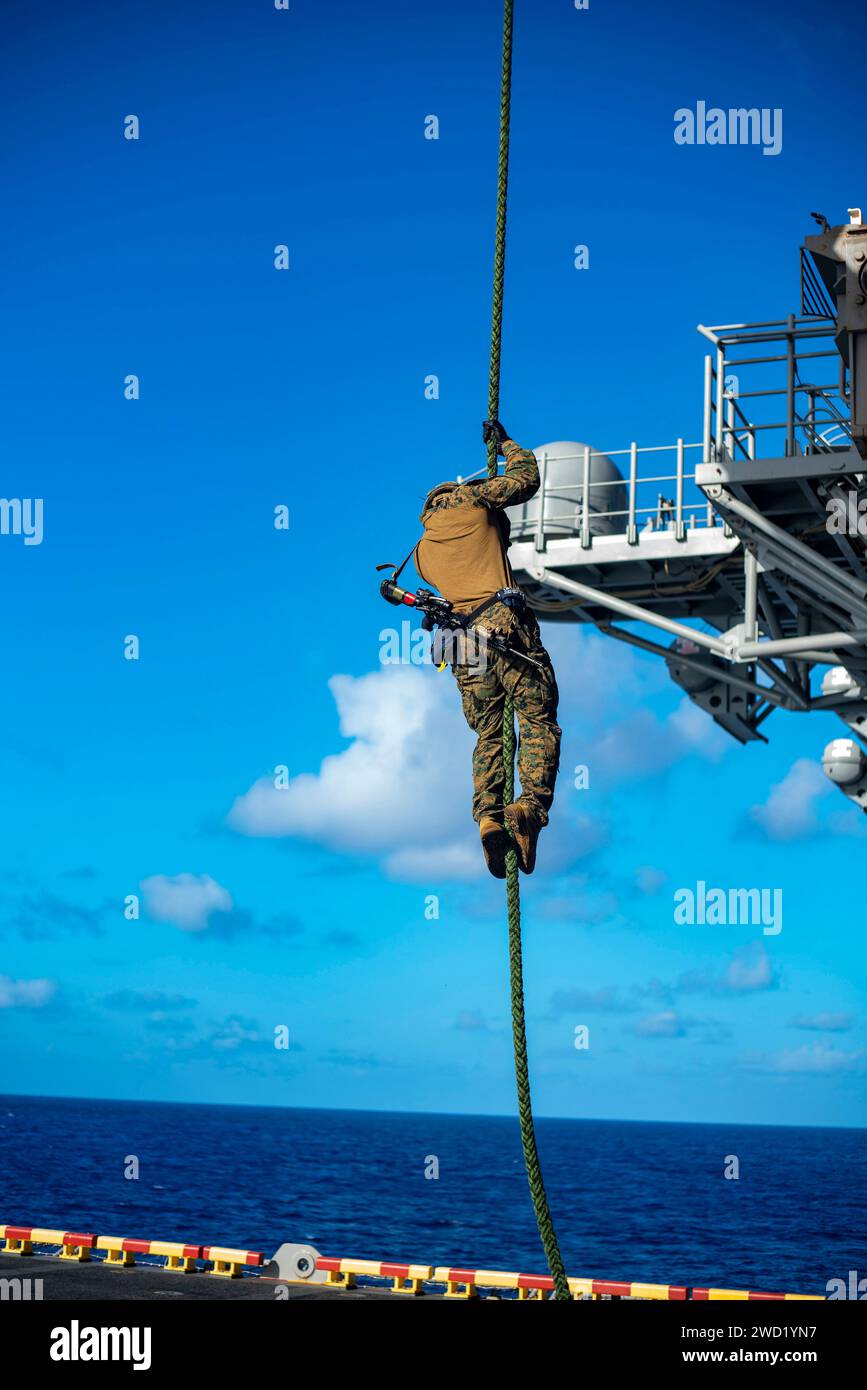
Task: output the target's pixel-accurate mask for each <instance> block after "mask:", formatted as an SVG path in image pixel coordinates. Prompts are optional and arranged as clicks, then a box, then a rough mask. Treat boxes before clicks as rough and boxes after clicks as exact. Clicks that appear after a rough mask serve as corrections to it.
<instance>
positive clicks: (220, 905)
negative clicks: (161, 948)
mask: <svg viewBox="0 0 867 1390" xmlns="http://www.w3.org/2000/svg"><path fill="white" fill-rule="evenodd" d="M141 890H142V894H143V896H144V906H145V911H146V912H147V915H148V916H149V917H152V918H153V920H154V921H155V922H169V923H171V925H172V926H174V927H180V928H181V930H182V931H190V932H198V931H204V930H205V928H206V927H207V925H208V922H209V920H210V918H211V916H212V915H213V914H214V913H215V912H231V911H232V906H233V904H232V899H231V897H230V895H229V893H228V891H227V890H226V889H225V888H223V887H222V885H221V884H219V883H217V881H216V880H215V879H213V878H211V877H210V876H209V875H208V874H175V875H174V876H173V877H168V876H167V875H166V874H153V875H152V876H151V877H150V878H145V879H142V882H141Z"/></svg>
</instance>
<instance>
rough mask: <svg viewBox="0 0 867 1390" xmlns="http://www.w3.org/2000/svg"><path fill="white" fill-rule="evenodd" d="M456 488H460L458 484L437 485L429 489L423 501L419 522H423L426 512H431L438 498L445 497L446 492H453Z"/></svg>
mask: <svg viewBox="0 0 867 1390" xmlns="http://www.w3.org/2000/svg"><path fill="white" fill-rule="evenodd" d="M456 487H460V483H437V485H436V487H433V488H431V490H430V492H429V493H428V495H427V497H426V498H425V499H424V506H423V507H422V509H421V516H420V517H419V520H420V521H424V519H425V517H426V516H427V514H428V512H430V511H433V509H434V504H435V502H436V499H437V498H438V497H443V496H445V494H446V493H447V492H454V490H455V488H456Z"/></svg>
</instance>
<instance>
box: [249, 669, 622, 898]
mask: <svg viewBox="0 0 867 1390" xmlns="http://www.w3.org/2000/svg"><path fill="white" fill-rule="evenodd" d="M329 688H330V690H331V693H332V695H333V697H334V700H335V703H336V705H337V711H338V715H339V719H340V732H341V734H342V735H343V736H344V738H347V739H350V740H351V742H350V744H349V746H348V747H347V748H345V749H344V750H343V751H342V752H340V753H332V754H329V755H328V756H327V757H325V758H324V759H323V760H322V763H321V765H320V768H319V771H318V773H311V772H305V773H300V774H299V775H298V776H297V777H292V778H290V780H289V783H288V785H287V786H285V787H280V788H278V787H275V785H274V780H273V778H272V777H261V778H259V780H258V781H257V782H254V784H253V785H252V787H250V789H249V790H248V791H247V792H245V793H244V794H243V795H242V796H239V797H238V798H237V800H236V801H235V803H234V805H233V806H232V808H231V810H230V812H229V816H228V823H229V825H230V826H232V828H233V829H235V830H237V831H239V832H240V833H241V834H243V835H251V836H269V837H270V836H275V837H278V836H293V837H296V838H300V839H306V840H311V841H313V842H315V843H317V844H322V845H325V846H326V848H328V849H331V850H333V851H335V852H337V853H349V854H368V855H373V856H375V857H376V858H378V859H379V860H381V862H382V865H383V868H384V870H385V872H386V873H388V874H389V875H390V876H391V877H392V878H395V879H400V880H404V881H411V882H422V883H424V882H427V881H430V880H431V879H432V878H433V877H435V878H436V879H439V880H442V879H452V880H466V881H470V880H476V879H478V876H479V873H480V872H482V873H484V860H483V857H482V851H481V846H480V844H479V836H478V830H477V828H476V826H475V824H474V822H473V820H472V815H471V806H472V771H471V766H472V750H473V744H474V742H475V737H474V735H473V734H472V732H471V731H470V729H469V728H468V727H467V725H466V723H465V721H464V717H463V714H462V712H461V704H460V697H459V694H458V691H457V689H456V687H455V683H454V680H453V679H452V678H451V675H450V674H449V673H447V672H444V673H443V674H442V675H441V676H437V675H436V673H435V672H434V671H433V670H431V671H429V672H428V671H423V670H419V669H418V668H417V667H413V666H386V667H383V668H382V670H379V671H374V672H370V673H369V674H367V675H364V676H358V677H354V676H334V677H332V679H331V680H330V681H329ZM568 796H569V781H568V777H567V776H566V775H565V773H564V775H563V776H562V780H561V783H560V790H559V792H558V797H559V800H555V806H554V811H553V813H552V817H551V823H550V825H549V827H548V828H547V829H546V830H545V831H544V832H543V836H542V840H541V847H540V855H539V869H538V870H537V871H539V872H542V873H544V874H546V875H551V874H555V873H559V872H561V871H562V870H563V869H564V868H565V867H567V866H568V865H569V864H572V863H574V862H575V861H576V860H578V859H582V858H586V857H587V856H588V855H590V854H592V853H594V851H595V850H596V849H598V848H599V846H600V845H601V844H602V843H603V842H604V840H605V837H606V827H605V824H604V821H603V820H602V818H601V817H600V816H598V815H597V816H594V817H591V816H588V815H583V814H582V815H574V814H573V815H571V816H569V814H568V809H567V808H568V801H567V798H568Z"/></svg>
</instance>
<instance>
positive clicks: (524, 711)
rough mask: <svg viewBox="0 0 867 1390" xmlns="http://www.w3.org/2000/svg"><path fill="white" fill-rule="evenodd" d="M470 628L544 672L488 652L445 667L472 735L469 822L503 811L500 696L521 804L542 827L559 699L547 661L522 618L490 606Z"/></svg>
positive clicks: (532, 624)
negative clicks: (513, 721) (511, 713)
mask: <svg viewBox="0 0 867 1390" xmlns="http://www.w3.org/2000/svg"><path fill="white" fill-rule="evenodd" d="M478 625H479V627H484V628H487V629H488V630H489V631H492V632H493V631H496V632H498V633H500V634H501V635H502V636H503V637H504V638H505V639H506V641H507V642H508V643H509V646H510V647H516V648H517V649H518V650H519V651H526V652H529V654H530V655H531V656H534V657H535V658H536V659H537V660H538V661H543V662H544V664H545V670H544V671H540V670H539V669H538V667H536V666H530V665H529V664H528V663H527V662H524V661H521V660H520V659H519V658H518V657H512V656H508V655H505V654H503V653H500V652H497V651H494V650H493V649H492V648H490V647H488V648H487V651H486V653H485V658H486V659H485V660H484V661H483V662H482V663H481V665H479V666H473V665H461V664H457V663H456V664H455V665H454V666H453V667H452V669H453V671H454V673H455V679H456V681H457V683H458V688H459V690H460V692H461V699H462V701H463V707H464V714H465V716H466V720H467V723H468V724H469V726H470V728H471V729H472V730H473V731H474V733H476V734H477V735H478V741H477V743H476V748H475V752H474V753H473V785H474V793H473V817H474V819H475V820H477V821H478V820H480V819H481V817H482V816H483V815H484V814H485V813H486V812H489V811H492V810H499V809H500V808H501V807H502V805H503V780H504V773H503V707H504V705H505V702H506V696H507V695H508V696H511V698H512V702H513V704H514V707H515V715H516V717H517V720H518V776H519V778H520V782H521V800H522V801H523V802H524V804H525V805H527V806H528V807H529V808H530V809H531V810H532V811H533V812H534V813H535V815H536V816H537V817H538V819H539V823H540V825H546V824H547V822H548V811H549V809H550V806H551V802H552V800H553V798H554V783H555V781H556V780H557V768H558V766H559V761H560V728H559V726H558V724H557V702H558V700H559V692H558V690H557V681H556V679H555V676H554V670H553V668H552V666H551V659H550V657H549V656H548V653H547V652H546V651H545V648H544V647H543V646H542V641H541V637H540V635H539V625H538V623H537V622H536V619H535V618H534V617H533V615H532V614H531V613H529V612H528V613H527V614H526V616H524V617H522V618H518V617H517V615H516V614H515V613H513V612H512V611H511V610H509V609H508V608H504V606H503V605H502V604H499V603H498V604H496V605H495V606H494V607H492V608H491V609H489V610H488V612H487V613H485V614H484V617H483V618H481V619H480V620H479V624H478Z"/></svg>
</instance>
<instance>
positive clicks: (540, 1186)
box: [488, 0, 572, 1299]
mask: <svg viewBox="0 0 867 1390" xmlns="http://www.w3.org/2000/svg"><path fill="white" fill-rule="evenodd" d="M513 9H514V0H505V3H504V15H503V75H502V81H501V85H500V157H499V162H498V165H497V232H496V240H495V249H494V304H493V319H492V327H491V379H490V390H489V393H488V419H489V420H496V418H497V416H498V415H499V413H500V356H501V348H502V340H503V284H504V281H505V272H506V204H507V198H508V191H509V124H510V111H511V96H512V18H513ZM496 472H497V443H496V440H493V441H492V442H491V443H490V444H489V446H488V476H489V477H491V478H493V477H494V476H495V474H496ZM503 770H504V773H505V777H504V783H503V803H504V805H508V804H509V803H510V802H511V801H513V800H514V796H515V713H514V707H513V704H512V701H511V700H509V699H507V700H506V705H505V709H504V711H503ZM506 901H507V904H508V912H509V973H510V976H511V984H512V1037H513V1039H514V1044H515V1082H516V1084H517V1089H518V1115H519V1118H520V1121H521V1145H522V1147H523V1150H524V1165H525V1167H526V1169H527V1181H528V1183H529V1185H530V1195H531V1197H532V1198H533V1210H534V1211H535V1213H536V1224H537V1226H538V1227H539V1235H540V1236H541V1238H542V1248H543V1249H544V1251H545V1258H546V1260H547V1261H548V1268H549V1270H550V1271H551V1277H552V1279H553V1280H554V1296H555V1298H557V1299H570V1298H571V1296H572V1295H571V1294H570V1292H569V1284H568V1282H567V1279H566V1271H565V1269H564V1268H563V1260H562V1258H561V1255H560V1248H559V1246H558V1244H557V1236H556V1234H555V1231H554V1225H553V1222H552V1220H551V1212H550V1210H549V1208H548V1198H547V1196H546V1193H545V1184H544V1182H543V1180H542V1168H541V1165H540V1163H539V1153H538V1150H537V1148H536V1131H535V1128H534V1125H533V1106H532V1101H531V1098H530V1073H529V1068H528V1065H527V1031H526V1026H525V1021H524V968H523V964H522V960H521V895H520V889H519V886H518V857H517V855H516V853H515V850H514V849H510V850H509V852H508V854H507V855H506Z"/></svg>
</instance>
